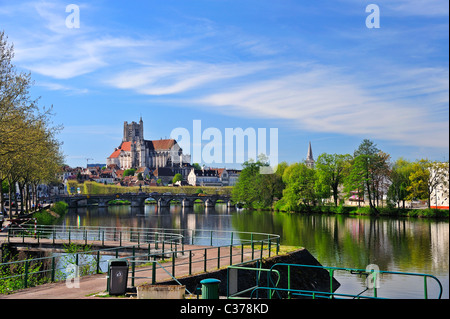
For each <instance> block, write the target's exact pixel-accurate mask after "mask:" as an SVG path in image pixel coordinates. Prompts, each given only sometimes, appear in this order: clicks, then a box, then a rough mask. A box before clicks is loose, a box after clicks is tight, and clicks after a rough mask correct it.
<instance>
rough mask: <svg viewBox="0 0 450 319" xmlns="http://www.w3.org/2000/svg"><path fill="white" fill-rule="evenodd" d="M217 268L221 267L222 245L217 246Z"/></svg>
mask: <svg viewBox="0 0 450 319" xmlns="http://www.w3.org/2000/svg"><path fill="white" fill-rule="evenodd" d="M217 268H220V246H219V247H217Z"/></svg>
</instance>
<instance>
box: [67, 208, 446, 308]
mask: <svg viewBox="0 0 450 319" xmlns="http://www.w3.org/2000/svg"><path fill="white" fill-rule="evenodd" d="M62 223H64V224H66V225H70V226H112V227H149V228H171V229H173V228H175V229H192V230H204V229H207V230H235V231H249V232H261V233H273V234H278V235H280V236H281V244H283V245H290V246H302V247H305V248H306V249H307V250H308V251H309V252H310V253H311V254H312V255H313V256H314V257H315V258H316V259H317V260H318V261H319V262H320V263H321V264H322V265H324V266H332V267H347V268H356V269H366V267H367V266H368V265H370V264H372V265H375V267H378V268H379V270H381V271H399V272H408V273H426V274H430V275H433V276H435V277H437V278H438V279H439V280H440V282H441V283H442V286H443V295H442V298H447V299H448V298H449V222H448V221H436V220H429V219H417V218H375V217H362V216H358V217H352V216H341V215H305V214H289V213H278V212H266V211H264V212H258V211H247V210H235V209H229V208H227V207H226V205H224V204H218V205H216V207H215V208H205V207H204V206H203V205H201V204H198V205H197V204H196V205H194V207H193V208H182V207H181V206H180V205H171V207H170V208H162V209H158V208H157V207H156V206H155V205H146V206H145V208H140V209H139V208H131V207H130V206H110V207H108V208H98V207H95V206H93V207H86V208H78V209H76V210H69V212H68V213H67V215H66V217H65V219H64V220H63V221H62ZM335 277H336V279H337V280H338V281H339V282H340V283H341V287H340V288H339V289H338V290H337V291H336V292H338V293H343V294H357V293H360V292H363V291H364V290H365V288H366V277H365V276H364V275H362V276H361V275H358V274H351V273H350V272H347V271H337V272H336V273H335ZM427 283H428V297H429V298H436V297H437V293H438V285H437V284H436V283H435V281H434V280H432V279H427ZM423 287H424V279H423V277H415V276H398V275H390V274H383V275H382V276H381V278H380V281H379V289H377V294H378V296H379V297H387V298H407V299H410V298H423V296H424V293H423ZM362 295H367V296H373V289H369V290H367V291H366V292H364V293H363V294H362Z"/></svg>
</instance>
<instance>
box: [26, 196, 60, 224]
mask: <svg viewBox="0 0 450 319" xmlns="http://www.w3.org/2000/svg"><path fill="white" fill-rule="evenodd" d="M68 211H69V205H68V204H67V203H65V202H56V203H54V204H52V205H51V206H50V208H48V209H44V210H41V211H39V212H36V213H34V214H33V218H36V222H37V224H39V225H54V224H56V223H58V222H59V221H60V220H61V219H62V218H64V216H65V215H66V213H67V212H68Z"/></svg>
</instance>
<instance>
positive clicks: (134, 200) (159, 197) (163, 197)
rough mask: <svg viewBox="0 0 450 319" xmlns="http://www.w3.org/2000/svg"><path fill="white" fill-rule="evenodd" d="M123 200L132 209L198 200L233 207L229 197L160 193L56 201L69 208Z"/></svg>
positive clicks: (58, 198) (71, 197)
mask: <svg viewBox="0 0 450 319" xmlns="http://www.w3.org/2000/svg"><path fill="white" fill-rule="evenodd" d="M115 199H121V200H128V201H130V203H131V207H144V205H145V201H146V200H147V199H148V200H154V201H156V203H157V204H158V207H169V206H170V202H171V201H178V202H180V203H181V205H182V206H183V207H192V206H194V202H195V201H196V200H201V201H202V202H203V203H204V204H205V206H206V207H214V206H215V205H216V203H217V201H222V202H224V203H226V204H227V206H228V207H231V206H232V203H231V197H230V196H227V195H204V194H201V195H197V194H193V195H188V194H167V193H164V194H160V193H121V194H110V195H57V196H54V197H53V200H54V201H64V202H66V203H67V204H69V208H76V207H78V206H87V205H92V204H95V203H96V204H98V206H99V207H106V206H108V202H110V201H112V200H115Z"/></svg>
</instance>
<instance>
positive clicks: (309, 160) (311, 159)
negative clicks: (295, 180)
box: [305, 142, 315, 168]
mask: <svg viewBox="0 0 450 319" xmlns="http://www.w3.org/2000/svg"><path fill="white" fill-rule="evenodd" d="M305 162H306V165H308V166H309V167H310V168H313V167H314V163H315V161H314V157H313V152H312V147H311V142H309V147H308V154H307V155H306V161H305Z"/></svg>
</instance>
